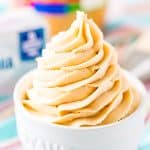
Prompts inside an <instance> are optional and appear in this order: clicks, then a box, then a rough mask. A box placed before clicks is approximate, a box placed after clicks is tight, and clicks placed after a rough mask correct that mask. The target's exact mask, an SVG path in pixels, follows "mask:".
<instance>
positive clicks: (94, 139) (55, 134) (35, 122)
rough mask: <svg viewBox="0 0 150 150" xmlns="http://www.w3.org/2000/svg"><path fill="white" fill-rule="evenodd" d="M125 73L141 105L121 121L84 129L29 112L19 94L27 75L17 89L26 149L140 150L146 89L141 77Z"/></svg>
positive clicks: (18, 120)
mask: <svg viewBox="0 0 150 150" xmlns="http://www.w3.org/2000/svg"><path fill="white" fill-rule="evenodd" d="M125 74H126V76H127V78H128V79H129V81H130V82H131V83H132V84H134V85H135V86H136V87H137V89H138V91H139V92H140V93H141V95H142V102H141V104H140V106H139V108H138V109H137V110H136V111H135V112H134V113H133V114H131V115H130V116H129V117H127V118H125V119H123V120H121V121H119V122H116V123H113V124H109V125H105V126H98V127H84V128H75V127H67V126H62V125H56V124H51V123H46V122H44V121H41V120H40V117H35V116H34V115H32V114H31V113H29V112H27V111H26V110H25V109H24V107H23V105H22V103H21V99H20V98H19V97H18V92H20V90H22V89H21V87H22V84H24V83H25V82H26V81H27V80H28V77H29V76H30V73H28V74H27V75H25V76H24V77H23V78H22V79H21V80H20V81H19V82H18V84H17V85H16V88H15V92H14V101H15V112H16V119H17V128H18V134H19V137H20V139H21V141H22V144H23V147H24V150H137V147H138V143H139V141H140V137H141V134H142V132H143V129H144V115H145V114H144V100H145V96H146V92H145V88H144V86H143V85H142V84H141V82H140V81H139V80H137V79H136V78H134V77H132V76H131V75H130V74H129V73H127V72H125Z"/></svg>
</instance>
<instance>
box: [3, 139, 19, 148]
mask: <svg viewBox="0 0 150 150" xmlns="http://www.w3.org/2000/svg"><path fill="white" fill-rule="evenodd" d="M12 148H18V149H19V148H21V143H20V141H18V140H17V141H15V142H13V143H11V144H9V145H7V146H3V147H0V150H12Z"/></svg>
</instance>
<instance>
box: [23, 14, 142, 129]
mask: <svg viewBox="0 0 150 150" xmlns="http://www.w3.org/2000/svg"><path fill="white" fill-rule="evenodd" d="M37 64H38V65H37V68H36V70H34V71H33V76H32V80H31V87H30V88H28V90H26V99H24V100H23V105H24V107H25V108H26V109H27V110H29V111H30V112H31V113H35V114H36V115H39V117H45V118H47V120H48V121H49V122H50V123H55V124H61V125H66V126H78V127H82V126H99V125H105V124H109V123H113V122H116V121H119V120H121V119H123V118H125V117H127V116H129V115H130V114H131V113H132V112H134V111H135V110H136V108H137V107H138V106H139V103H140V95H139V94H138V92H137V90H136V89H135V88H134V87H133V85H131V84H130V83H129V82H128V79H127V78H126V76H125V74H124V71H123V69H122V68H120V66H119V64H118V61H117V54H116V51H115V50H114V48H113V47H112V46H111V45H110V44H109V43H107V42H106V41H105V40H104V39H103V34H102V32H101V31H100V29H99V27H98V26H97V25H96V24H95V23H94V22H93V20H92V19H88V18H87V15H86V14H84V13H83V12H77V17H76V20H75V21H74V22H73V23H72V25H71V27H70V28H69V29H68V30H67V31H64V32H61V33H59V34H58V35H56V36H55V37H53V38H52V40H51V41H50V43H48V44H47V46H46V49H44V50H43V52H42V56H41V57H40V58H37Z"/></svg>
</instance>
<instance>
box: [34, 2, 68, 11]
mask: <svg viewBox="0 0 150 150" xmlns="http://www.w3.org/2000/svg"><path fill="white" fill-rule="evenodd" d="M33 6H34V7H35V9H36V10H37V11H40V12H45V13H67V12H68V11H69V8H68V6H67V5H64V4H40V3H34V4H33Z"/></svg>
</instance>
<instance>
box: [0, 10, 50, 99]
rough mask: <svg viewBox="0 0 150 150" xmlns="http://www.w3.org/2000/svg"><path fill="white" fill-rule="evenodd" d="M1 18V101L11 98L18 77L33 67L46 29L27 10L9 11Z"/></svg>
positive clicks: (44, 38) (45, 37)
mask: <svg viewBox="0 0 150 150" xmlns="http://www.w3.org/2000/svg"><path fill="white" fill-rule="evenodd" d="M0 17H1V18H0V26H1V28H0V74H1V76H2V77H3V80H0V98H1V97H4V96H11V95H12V93H13V92H12V91H13V88H14V85H15V82H16V80H17V79H18V78H19V76H20V75H21V74H23V73H24V72H26V71H28V69H31V68H32V67H34V65H35V61H34V59H35V58H36V57H37V56H40V54H41V50H42V49H43V47H44V46H45V42H46V40H47V26H46V23H45V22H44V21H43V18H42V17H40V16H39V15H38V14H37V12H35V11H34V10H32V9H30V8H24V9H21V10H20V9H18V10H16V11H13V13H12V11H10V12H8V13H6V14H4V15H2V16H0ZM29 20H30V21H29ZM10 24H11V25H10Z"/></svg>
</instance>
